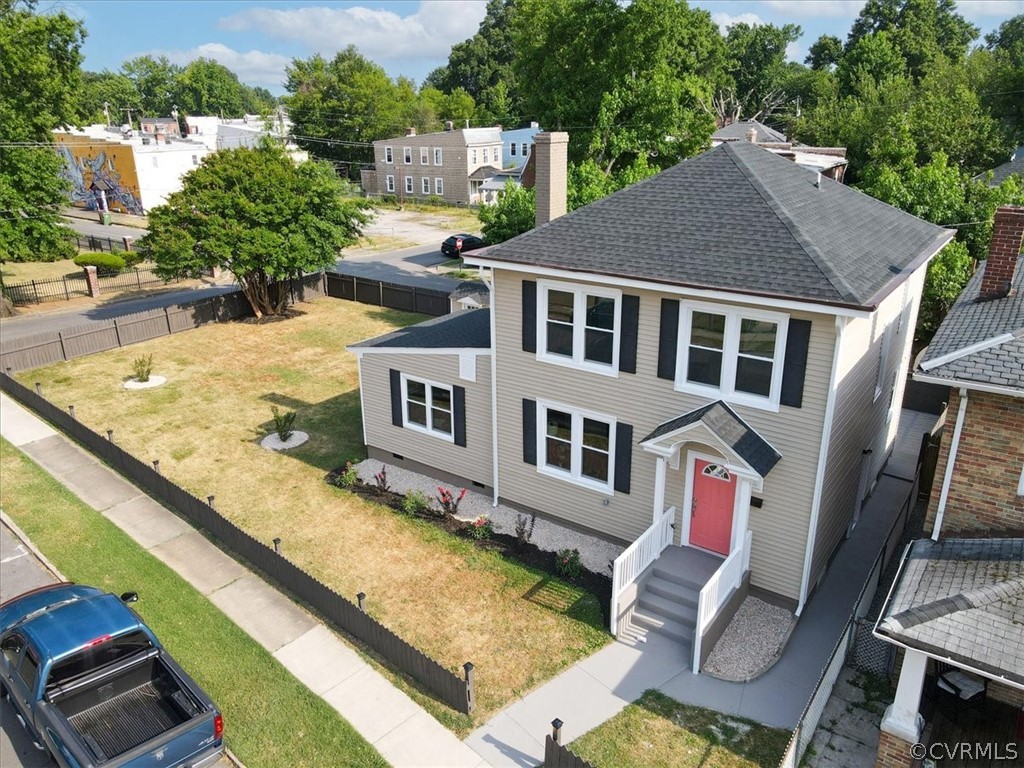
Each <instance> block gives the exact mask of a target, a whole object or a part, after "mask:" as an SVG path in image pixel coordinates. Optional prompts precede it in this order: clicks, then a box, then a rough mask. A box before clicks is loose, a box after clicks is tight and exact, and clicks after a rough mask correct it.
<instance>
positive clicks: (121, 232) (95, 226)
mask: <svg viewBox="0 0 1024 768" xmlns="http://www.w3.org/2000/svg"><path fill="white" fill-rule="evenodd" d="M64 223H65V225H66V226H67V228H68V229H73V230H74V231H75V232H78V233H79V234H82V235H91V236H93V237H109V238H110V239H111V240H120V239H121V238H122V237H130V238H132V239H133V240H138V239H139V238H141V237H142V236H143V235H144V234H146V230H144V229H141V228H140V227H123V226H121V225H119V224H111V225H110V226H105V225H103V224H100V223H99V222H98V221H90V220H89V219H79V218H77V217H74V216H65V217H64Z"/></svg>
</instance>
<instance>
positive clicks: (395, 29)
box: [218, 0, 487, 61]
mask: <svg viewBox="0 0 1024 768" xmlns="http://www.w3.org/2000/svg"><path fill="white" fill-rule="evenodd" d="M486 10H487V6H486V2H485V1H484V0H465V1H464V2H457V3H453V2H443V1H442V0H423V2H421V3H420V6H419V9H418V10H417V11H416V13H413V14H410V15H408V16H399V15H398V14H397V13H394V12H392V11H388V10H383V9H371V8H366V7H363V6H356V7H353V8H312V7H310V8H288V9H284V10H278V9H273V8H248V9H246V10H244V11H241V12H240V13H236V14H233V15H231V16H227V17H225V18H223V19H221V20H220V22H218V26H219V27H220V28H221V29H223V30H227V31H230V32H242V31H247V30H251V29H258V30H259V31H261V32H263V33H264V34H266V35H268V36H269V37H272V38H277V39H282V40H291V41H297V42H301V43H303V44H304V45H306V46H307V47H308V48H309V50H311V51H315V52H318V53H322V54H324V55H325V56H332V55H333V54H334V53H336V52H337V51H340V50H342V49H343V48H345V47H346V46H348V45H350V44H351V45H355V46H356V47H357V48H358V49H359V51H360V53H362V54H363V55H364V56H366V57H367V58H369V59H372V60H374V61H387V60H392V59H437V58H446V57H447V56H448V53H449V51H450V50H451V47H452V45H453V44H455V43H459V42H462V41H463V40H465V39H467V38H469V37H472V36H473V35H474V34H476V31H477V28H478V27H479V25H480V22H481V21H482V20H483V18H484V14H485V12H486Z"/></svg>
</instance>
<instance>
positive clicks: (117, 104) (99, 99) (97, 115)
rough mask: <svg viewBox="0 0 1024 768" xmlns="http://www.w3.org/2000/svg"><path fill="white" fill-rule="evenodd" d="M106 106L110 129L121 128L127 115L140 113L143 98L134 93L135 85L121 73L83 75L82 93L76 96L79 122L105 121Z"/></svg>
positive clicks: (103, 72) (107, 71)
mask: <svg viewBox="0 0 1024 768" xmlns="http://www.w3.org/2000/svg"><path fill="white" fill-rule="evenodd" d="M104 104H106V105H107V114H109V120H110V125H122V124H123V123H125V122H126V121H127V118H128V113H129V111H130V112H131V114H132V115H133V116H134V115H138V114H140V113H141V110H142V98H141V97H140V96H139V92H138V91H137V90H136V89H135V83H133V82H132V81H131V80H130V79H128V78H127V77H126V76H125V75H123V74H121V73H120V72H110V71H109V70H104V71H102V72H83V73H82V90H81V93H80V96H79V108H78V109H79V118H80V120H81V121H82V122H83V123H102V122H106V121H107V119H108V118H107V115H106V114H104V112H103V108H104Z"/></svg>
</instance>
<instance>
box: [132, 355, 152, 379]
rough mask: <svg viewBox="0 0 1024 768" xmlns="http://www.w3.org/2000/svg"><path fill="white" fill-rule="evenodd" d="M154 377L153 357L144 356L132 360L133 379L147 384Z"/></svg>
mask: <svg viewBox="0 0 1024 768" xmlns="http://www.w3.org/2000/svg"><path fill="white" fill-rule="evenodd" d="M152 375H153V356H152V355H143V356H142V357H136V358H135V359H134V360H132V378H133V379H135V380H136V381H139V382H142V383H145V382H147V381H149V377H150V376H152Z"/></svg>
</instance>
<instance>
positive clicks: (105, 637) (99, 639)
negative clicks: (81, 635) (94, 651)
mask: <svg viewBox="0 0 1024 768" xmlns="http://www.w3.org/2000/svg"><path fill="white" fill-rule="evenodd" d="M109 639H110V635H100V636H99V637H97V638H95V639H93V640H90V641H89V642H88V643H86V644H85V647H86V648H92V647H93V646H96V645H100V644H102V643H105V642H107V640H109Z"/></svg>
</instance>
